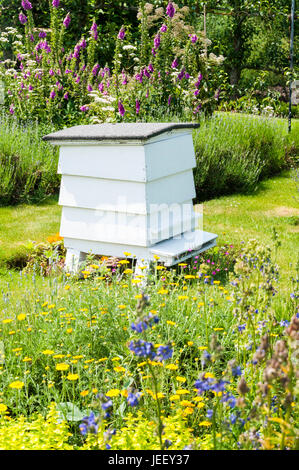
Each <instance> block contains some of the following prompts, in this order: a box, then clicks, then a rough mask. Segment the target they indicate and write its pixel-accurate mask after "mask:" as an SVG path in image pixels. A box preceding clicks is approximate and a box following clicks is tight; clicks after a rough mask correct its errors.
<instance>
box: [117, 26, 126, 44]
mask: <svg viewBox="0 0 299 470" xmlns="http://www.w3.org/2000/svg"><path fill="white" fill-rule="evenodd" d="M125 36H126V30H125V28H124V27H122V28H121V29H120V31H119V33H118V36H117V39H120V40H121V41H123V40H124V39H125Z"/></svg>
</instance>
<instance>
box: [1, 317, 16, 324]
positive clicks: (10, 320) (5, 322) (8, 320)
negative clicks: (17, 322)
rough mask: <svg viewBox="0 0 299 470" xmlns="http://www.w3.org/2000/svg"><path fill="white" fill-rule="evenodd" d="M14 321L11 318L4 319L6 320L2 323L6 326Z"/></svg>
mask: <svg viewBox="0 0 299 470" xmlns="http://www.w3.org/2000/svg"><path fill="white" fill-rule="evenodd" d="M12 321H13V320H12V319H11V318H4V320H2V323H4V325H6V324H7V323H11V322H12Z"/></svg>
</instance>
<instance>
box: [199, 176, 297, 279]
mask: <svg viewBox="0 0 299 470" xmlns="http://www.w3.org/2000/svg"><path fill="white" fill-rule="evenodd" d="M204 228H205V230H207V231H211V232H214V233H217V234H218V235H219V240H218V243H219V244H222V243H223V242H230V243H240V242H241V241H247V240H249V239H250V238H256V239H258V240H260V241H261V242H262V243H264V244H271V243H273V230H274V229H275V231H276V232H277V235H278V240H279V241H280V242H281V246H280V248H279V249H278V251H277V263H278V264H279V266H280V268H281V272H282V277H283V279H284V280H285V281H287V279H288V278H289V275H290V273H291V272H292V271H293V268H294V266H295V265H296V263H297V262H298V261H299V259H298V257H299V192H298V190H297V188H296V183H295V180H294V179H293V178H292V177H291V175H290V173H284V174H282V175H280V176H277V177H275V178H271V179H269V180H266V181H263V182H261V183H260V184H259V185H258V188H257V191H256V192H255V193H254V194H251V195H233V196H227V197H221V198H219V199H214V200H212V201H208V202H206V203H205V204H204ZM291 264H292V267H291V266H290V265H291Z"/></svg>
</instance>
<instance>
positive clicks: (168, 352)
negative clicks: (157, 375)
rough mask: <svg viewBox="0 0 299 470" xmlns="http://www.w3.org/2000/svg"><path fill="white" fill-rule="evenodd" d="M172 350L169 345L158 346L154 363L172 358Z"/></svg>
mask: <svg viewBox="0 0 299 470" xmlns="http://www.w3.org/2000/svg"><path fill="white" fill-rule="evenodd" d="M172 353H173V350H172V349H171V348H170V346H169V345H166V346H159V347H158V349H157V355H156V357H155V360H156V361H160V362H161V361H166V360H167V359H170V358H171V357H172Z"/></svg>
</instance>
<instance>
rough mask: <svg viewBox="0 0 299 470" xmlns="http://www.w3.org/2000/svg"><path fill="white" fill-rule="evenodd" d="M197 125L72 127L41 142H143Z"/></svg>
mask: <svg viewBox="0 0 299 470" xmlns="http://www.w3.org/2000/svg"><path fill="white" fill-rule="evenodd" d="M198 127H199V124H197V123H145V122H140V123H135V122H134V123H120V124H111V123H109V124H92V125H82V126H74V127H70V128H68V129H62V130H61V131H58V132H54V133H52V134H48V135H46V136H44V137H43V140H46V141H49V142H53V143H55V142H60V141H82V140H83V141H84V140H94V141H103V140H110V141H111V140H117V141H119V140H138V141H140V140H141V141H144V140H148V139H150V138H152V137H156V136H158V135H160V134H163V133H165V132H171V131H176V130H181V129H191V130H192V129H196V128H198Z"/></svg>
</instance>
